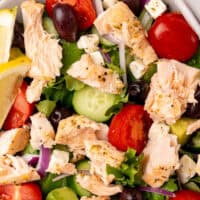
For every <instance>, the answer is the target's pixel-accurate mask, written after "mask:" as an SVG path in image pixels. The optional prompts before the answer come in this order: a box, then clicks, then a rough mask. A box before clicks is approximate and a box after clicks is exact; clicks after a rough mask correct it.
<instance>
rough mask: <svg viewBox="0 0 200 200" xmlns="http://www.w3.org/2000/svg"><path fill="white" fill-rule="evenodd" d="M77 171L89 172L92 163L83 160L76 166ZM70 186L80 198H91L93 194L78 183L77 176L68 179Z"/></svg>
mask: <svg viewBox="0 0 200 200" xmlns="http://www.w3.org/2000/svg"><path fill="white" fill-rule="evenodd" d="M76 168H77V170H89V169H90V163H89V161H88V160H81V161H79V162H77V164H76ZM67 182H68V185H69V187H70V188H72V189H73V190H74V191H75V192H76V193H77V194H78V195H79V196H80V197H82V196H91V193H90V192H89V191H87V190H86V189H84V188H82V187H81V186H80V184H79V183H78V182H77V181H76V175H73V176H69V177H68V180H67Z"/></svg>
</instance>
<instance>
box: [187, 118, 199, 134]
mask: <svg viewBox="0 0 200 200" xmlns="http://www.w3.org/2000/svg"><path fill="white" fill-rule="evenodd" d="M198 129H200V119H198V120H195V121H194V122H191V123H190V124H189V125H188V127H187V132H186V134H187V135H191V134H192V133H194V132H196V131H197V130H198Z"/></svg>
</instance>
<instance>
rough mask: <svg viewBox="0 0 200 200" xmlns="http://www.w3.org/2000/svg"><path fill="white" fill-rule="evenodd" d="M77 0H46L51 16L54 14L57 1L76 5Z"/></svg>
mask: <svg viewBox="0 0 200 200" xmlns="http://www.w3.org/2000/svg"><path fill="white" fill-rule="evenodd" d="M76 2H77V0H46V10H47V13H48V15H49V16H50V17H52V15H53V7H54V5H55V4H56V3H66V4H68V5H70V6H75V4H76Z"/></svg>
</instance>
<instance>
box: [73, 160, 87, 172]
mask: <svg viewBox="0 0 200 200" xmlns="http://www.w3.org/2000/svg"><path fill="white" fill-rule="evenodd" d="M76 168H77V169H78V170H90V163H89V161H88V160H80V161H78V162H77V163H76Z"/></svg>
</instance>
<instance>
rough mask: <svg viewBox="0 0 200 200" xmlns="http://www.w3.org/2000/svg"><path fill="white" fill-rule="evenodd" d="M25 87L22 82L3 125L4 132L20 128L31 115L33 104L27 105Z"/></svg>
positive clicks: (24, 83)
mask: <svg viewBox="0 0 200 200" xmlns="http://www.w3.org/2000/svg"><path fill="white" fill-rule="evenodd" d="M27 87H28V85H27V84H26V82H23V83H22V86H21V88H20V90H19V92H18V94H17V96H16V99H15V101H14V104H13V106H12V108H11V110H10V112H9V114H8V116H7V118H6V121H5V123H4V125H3V128H4V129H5V130H9V129H12V128H19V127H21V126H22V125H24V124H25V122H26V121H27V119H28V118H29V116H30V115H31V114H32V113H33V109H34V104H30V103H28V101H27V99H26V89H27Z"/></svg>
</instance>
